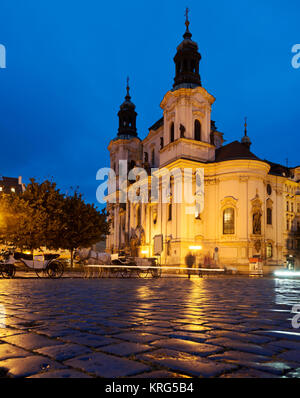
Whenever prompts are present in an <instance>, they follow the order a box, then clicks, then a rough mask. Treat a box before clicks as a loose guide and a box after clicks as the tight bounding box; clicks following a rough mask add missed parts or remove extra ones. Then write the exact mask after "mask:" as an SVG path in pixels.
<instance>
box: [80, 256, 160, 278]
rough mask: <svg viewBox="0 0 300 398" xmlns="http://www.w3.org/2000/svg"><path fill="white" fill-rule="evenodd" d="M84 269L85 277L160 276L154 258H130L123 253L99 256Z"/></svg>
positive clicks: (157, 264)
mask: <svg viewBox="0 0 300 398" xmlns="http://www.w3.org/2000/svg"><path fill="white" fill-rule="evenodd" d="M84 269H85V276H86V277H91V276H92V277H98V278H105V277H115V278H118V277H119V278H130V277H136V278H149V277H152V278H159V277H160V276H161V268H160V265H159V263H158V260H157V258H156V257H154V258H139V257H132V256H128V255H127V254H125V253H124V252H120V253H116V254H110V255H109V254H107V253H105V256H104V255H101V256H100V255H99V256H98V258H97V260H96V259H95V260H93V261H91V264H86V265H85V266H84Z"/></svg>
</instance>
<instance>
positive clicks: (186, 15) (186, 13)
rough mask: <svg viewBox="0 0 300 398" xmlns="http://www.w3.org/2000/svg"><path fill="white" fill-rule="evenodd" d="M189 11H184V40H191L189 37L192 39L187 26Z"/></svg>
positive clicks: (188, 23) (188, 24)
mask: <svg viewBox="0 0 300 398" xmlns="http://www.w3.org/2000/svg"><path fill="white" fill-rule="evenodd" d="M189 11H190V10H189V9H188V7H187V8H186V9H185V14H184V15H185V26H186V31H185V33H184V35H183V38H184V39H191V37H192V34H191V32H190V31H189V26H190V21H189Z"/></svg>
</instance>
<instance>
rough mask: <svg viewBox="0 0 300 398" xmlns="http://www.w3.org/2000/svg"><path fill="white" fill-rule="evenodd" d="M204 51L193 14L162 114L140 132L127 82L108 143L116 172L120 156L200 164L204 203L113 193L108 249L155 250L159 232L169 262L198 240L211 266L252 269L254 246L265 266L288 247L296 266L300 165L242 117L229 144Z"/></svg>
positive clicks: (165, 164) (281, 259) (135, 161)
mask: <svg viewBox="0 0 300 398" xmlns="http://www.w3.org/2000/svg"><path fill="white" fill-rule="evenodd" d="M200 60H201V55H200V53H199V51H198V46H197V44H196V43H195V42H194V41H193V40H192V34H191V33H190V31H189V21H188V20H187V21H186V31H185V33H184V35H183V41H182V42H181V43H180V44H179V46H178V47H177V53H176V55H175V57H174V62H175V79H174V85H173V88H172V89H171V90H170V91H168V92H167V93H166V94H165V96H164V98H163V100H162V102H161V104H160V105H161V108H162V110H163V117H162V118H161V119H160V120H158V121H157V122H156V123H155V124H154V125H153V126H151V127H150V128H149V133H148V135H147V136H146V138H144V139H143V140H141V139H140V138H139V137H138V134H137V129H136V117H137V113H136V111H135V105H134V104H133V102H132V101H131V97H130V94H129V87H128V85H127V95H126V97H125V101H124V102H123V104H122V105H121V107H120V111H119V113H118V117H119V129H118V134H117V136H116V138H114V139H112V140H111V142H110V144H109V146H108V150H109V152H110V162H111V164H110V167H111V169H113V170H114V171H115V173H116V176H118V175H119V173H120V170H119V161H120V160H126V162H127V165H128V170H131V169H133V168H135V167H140V168H144V169H145V170H148V171H149V170H150V169H151V168H155V169H158V170H163V169H168V170H170V171H171V173H172V170H175V169H177V170H178V169H179V170H184V169H185V168H189V169H192V170H197V169H199V168H201V169H203V170H204V207H203V209H201V212H199V211H195V212H192V213H191V212H187V211H186V203H174V202H173V201H172V197H173V195H172V189H171V193H170V201H169V203H163V202H162V200H161V194H160V197H159V199H158V200H157V201H155V200H151V193H150V194H149V200H148V201H146V202H143V201H142V200H141V201H140V202H137V203H136V202H131V201H130V200H127V201H126V203H118V201H116V203H109V202H108V203H107V210H108V214H109V219H110V221H111V230H110V235H109V236H108V237H107V241H106V250H107V251H108V252H110V253H116V252H118V251H120V250H125V251H128V252H131V254H134V255H138V256H141V257H144V256H153V255H154V254H155V253H154V238H155V237H157V236H161V237H162V242H163V251H162V253H161V263H162V264H166V265H176V266H184V264H185V257H186V255H187V254H188V253H189V252H190V251H191V248H195V247H196V248H197V251H196V257H197V265H198V263H199V264H201V265H203V264H205V261H207V258H209V259H212V263H214V265H215V266H234V267H236V268H237V269H238V270H240V271H244V270H245V271H246V270H247V269H248V266H249V258H251V257H253V256H254V257H260V258H261V259H262V260H263V263H264V267H265V269H266V270H267V271H268V270H270V271H271V270H272V269H275V267H276V266H281V267H282V266H283V265H284V264H285V262H286V260H287V258H288V257H290V258H293V259H294V261H295V263H296V266H297V264H298V265H299V258H298V254H299V251H300V167H294V168H293V167H285V166H283V165H280V164H275V163H272V162H269V161H266V160H262V159H260V158H258V157H257V156H256V155H255V154H253V153H252V152H251V142H250V139H249V137H248V135H247V124H246V122H245V133H244V136H243V137H242V139H241V141H234V142H231V143H229V144H227V145H223V143H224V140H223V133H221V132H220V131H218V129H217V127H216V125H215V122H214V121H213V120H212V119H211V111H212V108H213V104H214V101H215V98H214V97H213V95H211V94H210V93H208V92H207V91H206V89H205V88H204V87H202V84H201V78H200V74H199V63H200ZM148 179H149V181H150V180H151V176H150V173H149V177H148ZM161 184H162V183H161V182H160V186H161ZM161 187H162V186H161ZM162 189H163V187H162ZM117 191H118V187H117ZM133 252H134V253H133Z"/></svg>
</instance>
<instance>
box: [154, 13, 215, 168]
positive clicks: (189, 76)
mask: <svg viewBox="0 0 300 398" xmlns="http://www.w3.org/2000/svg"><path fill="white" fill-rule="evenodd" d="M189 25H190V22H189V20H188V10H187V12H186V22H185V26H186V31H185V33H184V35H183V41H182V42H181V43H180V44H179V46H178V47H177V53H176V55H175V57H174V63H175V78H174V85H173V89H172V90H170V91H168V92H167V93H166V95H165V97H164V99H163V100H162V102H161V105H160V106H161V108H162V109H163V111H164V143H165V147H164V148H163V150H162V151H161V162H160V165H161V166H164V165H167V164H168V163H170V162H172V161H174V160H176V159H178V158H179V157H184V158H188V159H191V160H196V161H200V162H207V161H213V160H214V159H215V145H214V139H213V137H212V136H211V132H212V131H211V106H212V104H213V103H214V101H215V98H214V97H213V96H212V95H211V94H209V93H208V92H207V91H206V90H205V89H204V88H203V87H202V85H201V78H200V73H199V63H200V60H201V55H200V53H199V51H198V45H197V43H195V42H194V41H193V40H192V34H191V32H190V30H189Z"/></svg>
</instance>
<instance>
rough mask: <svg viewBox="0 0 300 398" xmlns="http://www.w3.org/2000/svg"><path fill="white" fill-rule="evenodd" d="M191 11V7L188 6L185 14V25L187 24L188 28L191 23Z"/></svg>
mask: <svg viewBox="0 0 300 398" xmlns="http://www.w3.org/2000/svg"><path fill="white" fill-rule="evenodd" d="M189 12H190V10H189V8H188V7H186V9H185V13H184V15H185V26H186V28H187V29H188V28H189V24H190V21H189Z"/></svg>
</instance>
